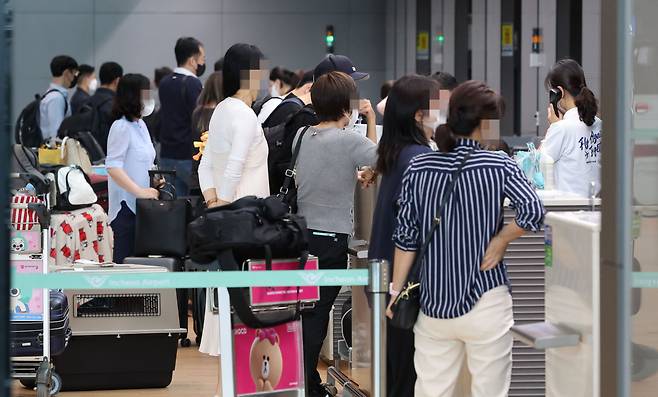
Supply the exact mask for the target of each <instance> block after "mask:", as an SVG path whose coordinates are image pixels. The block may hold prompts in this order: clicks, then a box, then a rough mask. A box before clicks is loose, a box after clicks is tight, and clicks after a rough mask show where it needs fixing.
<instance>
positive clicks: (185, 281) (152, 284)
mask: <svg viewBox="0 0 658 397" xmlns="http://www.w3.org/2000/svg"><path fill="white" fill-rule="evenodd" d="M11 282H12V287H15V288H19V289H25V290H27V289H34V288H50V289H76V290H84V289H89V290H93V289H101V288H102V289H155V288H210V287H226V288H243V287H287V286H295V287H296V286H300V287H302V286H320V287H324V286H342V285H352V286H354V285H368V270H367V269H354V270H303V271H297V270H278V271H275V272H243V271H226V272H224V271H223V272H163V273H124V274H111V275H110V274H108V275H104V274H103V275H101V274H99V273H98V272H94V274H89V273H86V272H85V273H83V272H80V273H78V272H75V271H67V272H61V273H49V274H21V273H15V274H13V275H12V280H11Z"/></svg>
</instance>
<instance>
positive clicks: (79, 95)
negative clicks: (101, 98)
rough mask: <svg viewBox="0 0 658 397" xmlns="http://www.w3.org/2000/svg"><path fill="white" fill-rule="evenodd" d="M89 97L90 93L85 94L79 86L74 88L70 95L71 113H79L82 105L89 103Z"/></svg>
mask: <svg viewBox="0 0 658 397" xmlns="http://www.w3.org/2000/svg"><path fill="white" fill-rule="evenodd" d="M89 99H91V95H89V94H87V93H86V92H84V91H83V90H81V89H80V88H78V89H77V90H75V92H74V93H73V96H72V97H71V114H76V113H80V110H82V107H83V106H85V105H86V104H87V103H89Z"/></svg>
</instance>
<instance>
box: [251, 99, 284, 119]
mask: <svg viewBox="0 0 658 397" xmlns="http://www.w3.org/2000/svg"><path fill="white" fill-rule="evenodd" d="M272 99H274V100H278V101H280V103H279V105H280V104H281V102H283V99H282V98H281V97H278V96H272V95H269V94H268V95H265V96H264V97H263V98H261V99H259V100H257V101H256V102H254V104H253V105H251V109H253V111H254V113H256V116H258V115H259V114H260V111H261V110H263V106H264V105H265V104H266V103H267V102H269V101H270V100H272Z"/></svg>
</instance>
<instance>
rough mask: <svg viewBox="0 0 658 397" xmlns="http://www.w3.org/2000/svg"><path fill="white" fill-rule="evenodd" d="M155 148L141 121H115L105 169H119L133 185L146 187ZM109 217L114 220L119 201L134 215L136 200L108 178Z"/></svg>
mask: <svg viewBox="0 0 658 397" xmlns="http://www.w3.org/2000/svg"><path fill="white" fill-rule="evenodd" d="M153 160H155V149H154V148H153V143H152V142H151V136H150V134H149V131H148V128H146V124H144V121H142V120H141V119H139V120H137V121H129V120H128V119H126V118H125V117H123V118H121V119H119V120H116V121H115V122H114V123H113V124H112V127H110V133H109V136H108V138H107V157H106V158H105V168H122V169H123V170H124V171H125V172H126V174H128V176H129V177H130V179H132V180H133V182H135V183H136V184H137V185H139V186H140V187H142V188H147V187H149V186H150V185H151V180H150V178H149V170H150V169H151V168H153ZM108 193H109V214H108V215H109V218H110V222H112V221H113V220H114V218H116V216H117V214H118V213H119V210H120V209H121V202H122V201H125V202H126V205H127V206H128V208H130V210H132V212H133V213H135V200H136V197H135V196H134V195H133V194H132V193H129V192H127V191H126V190H124V189H123V188H121V187H120V186H119V185H118V184H117V183H116V182H114V180H113V179H112V177H110V178H109V180H108Z"/></svg>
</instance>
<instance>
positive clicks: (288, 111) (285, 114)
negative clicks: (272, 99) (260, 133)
mask: <svg viewBox="0 0 658 397" xmlns="http://www.w3.org/2000/svg"><path fill="white" fill-rule="evenodd" d="M287 99H296V100H295V101H291V100H289V101H286V100H287ZM283 100H284V101H286V102H283V101H282V102H281V104H279V106H277V107H276V108H274V111H273V112H272V113H271V114H270V116H269V117H268V118H267V120H265V122H264V123H263V127H274V126H275V125H279V124H281V123H285V122H286V121H288V119H289V118H290V117H291V116H292V115H293V114H295V113H297V112H298V111H299V109H301V108H302V107H303V106H304V103H303V102H302V100H301V99H299V97H297V95H295V94H293V93H290V94H288V95H287V96H286V97H285V98H283ZM316 124H317V123H316ZM311 125H312V124H311ZM295 133H297V130H295Z"/></svg>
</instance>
